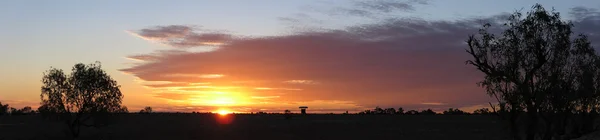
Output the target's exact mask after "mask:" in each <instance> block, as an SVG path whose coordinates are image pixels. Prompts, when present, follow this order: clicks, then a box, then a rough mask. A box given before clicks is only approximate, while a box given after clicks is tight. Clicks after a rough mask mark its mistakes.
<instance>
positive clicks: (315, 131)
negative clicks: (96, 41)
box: [0, 114, 508, 140]
mask: <svg viewBox="0 0 600 140" xmlns="http://www.w3.org/2000/svg"><path fill="white" fill-rule="evenodd" d="M223 119H228V120H229V121H230V122H229V124H224V123H222V122H223ZM219 120H221V121H219ZM0 124H2V125H0V139H2V138H4V139H65V135H66V127H65V125H64V124H62V123H60V122H47V121H42V120H41V117H40V116H37V115H30V116H0ZM507 138H508V133H507V132H506V131H505V128H504V127H503V123H501V122H499V121H498V119H497V118H496V117H495V116H476V115H470V116H462V115H456V116H451V115H435V116H426V115H419V116H395V115H305V116H300V115H295V116H294V117H292V118H291V119H285V117H284V116H283V115H240V114H237V115H227V116H219V115H212V114H123V115H119V116H116V118H115V121H114V124H111V125H109V126H107V127H104V128H99V129H95V128H86V129H84V130H83V131H82V136H81V139H108V140H111V139H114V140H117V139H145V140H150V139H156V140H164V139H174V140H183V139H215V140H228V139H232V140H233V139H262V140H271V139H273V140H275V139H314V140H317V139H328V140H329V139H363V140H371V139H408V140H412V139H414V140H438V139H444V140H454V139H455V140H482V139H485V140H501V139H507Z"/></svg>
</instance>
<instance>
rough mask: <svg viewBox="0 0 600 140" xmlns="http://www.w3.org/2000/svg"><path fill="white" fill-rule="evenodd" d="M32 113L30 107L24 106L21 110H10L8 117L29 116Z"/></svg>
mask: <svg viewBox="0 0 600 140" xmlns="http://www.w3.org/2000/svg"><path fill="white" fill-rule="evenodd" d="M31 113H34V110H32V109H31V107H30V106H25V107H23V108H22V109H16V108H12V107H11V108H10V115H29V114H31Z"/></svg>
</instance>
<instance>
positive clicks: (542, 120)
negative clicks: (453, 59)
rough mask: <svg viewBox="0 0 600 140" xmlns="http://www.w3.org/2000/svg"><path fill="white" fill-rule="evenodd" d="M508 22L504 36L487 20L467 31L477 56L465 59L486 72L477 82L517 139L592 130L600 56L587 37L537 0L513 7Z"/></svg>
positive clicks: (531, 139)
mask: <svg viewBox="0 0 600 140" xmlns="http://www.w3.org/2000/svg"><path fill="white" fill-rule="evenodd" d="M504 25H505V27H506V30H505V31H504V32H502V35H501V36H496V35H494V34H492V33H489V31H488V28H489V27H490V26H491V25H490V24H486V25H484V27H483V28H482V29H481V30H480V32H479V35H477V36H475V35H471V36H470V37H469V39H468V41H467V44H468V46H469V48H468V49H467V52H468V53H469V54H470V55H471V56H472V57H473V59H472V60H468V61H467V64H470V65H473V66H475V67H476V68H477V69H478V70H479V71H481V72H483V73H484V74H485V77H484V80H482V81H481V82H480V83H479V86H481V87H483V88H485V89H486V91H487V93H488V94H489V95H490V96H492V97H494V98H496V99H497V101H498V103H499V104H498V107H499V108H498V112H499V113H500V114H499V115H500V116H502V117H503V118H504V119H506V120H508V122H509V126H510V128H511V132H512V134H513V136H514V139H522V138H525V139H527V140H534V139H544V140H550V139H552V137H554V136H555V135H562V134H565V133H567V132H565V131H566V130H573V131H574V132H571V133H573V134H576V135H582V134H586V133H589V132H591V131H592V130H594V129H595V128H594V127H593V126H592V124H593V122H594V119H595V117H596V116H597V113H596V112H598V110H599V106H600V104H599V103H600V90H599V89H600V83H599V79H598V78H600V69H599V68H600V61H599V60H600V59H599V58H600V57H598V55H597V54H596V52H595V50H594V48H593V47H592V46H591V45H590V42H589V41H588V40H587V37H586V36H585V35H579V36H577V37H573V36H572V34H573V33H572V31H571V28H572V27H573V25H572V24H571V23H570V22H565V21H562V20H561V18H560V14H559V13H557V12H548V11H546V10H545V9H544V8H543V7H542V6H541V5H539V4H536V5H535V6H533V10H531V11H530V12H528V13H527V14H526V16H525V17H523V14H521V13H520V12H515V13H514V14H513V15H512V16H510V18H509V19H508V21H507V23H505V24H504ZM521 118H524V119H521ZM567 121H575V122H567ZM520 124H525V126H524V127H521V126H520ZM567 124H574V125H571V126H570V127H572V128H567ZM521 128H524V129H525V130H521ZM523 131H524V132H525V133H520V132H523ZM522 134H524V135H522Z"/></svg>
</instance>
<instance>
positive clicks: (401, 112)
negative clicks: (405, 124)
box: [396, 107, 404, 115]
mask: <svg viewBox="0 0 600 140" xmlns="http://www.w3.org/2000/svg"><path fill="white" fill-rule="evenodd" d="M396 114H400V115H402V114H404V109H403V108H402V107H400V108H398V111H397V112H396Z"/></svg>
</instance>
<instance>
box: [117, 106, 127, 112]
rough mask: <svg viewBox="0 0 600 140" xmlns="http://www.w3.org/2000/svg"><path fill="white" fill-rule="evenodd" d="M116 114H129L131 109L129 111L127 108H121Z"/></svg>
mask: <svg viewBox="0 0 600 140" xmlns="http://www.w3.org/2000/svg"><path fill="white" fill-rule="evenodd" d="M116 113H129V109H127V106H121V108H119V110H117V112H116Z"/></svg>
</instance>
